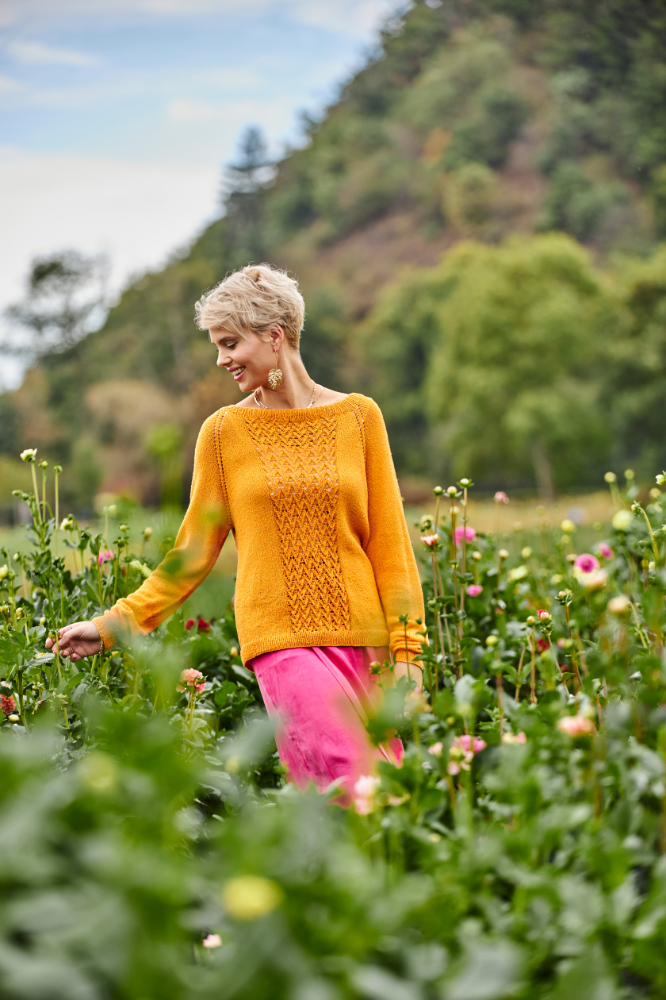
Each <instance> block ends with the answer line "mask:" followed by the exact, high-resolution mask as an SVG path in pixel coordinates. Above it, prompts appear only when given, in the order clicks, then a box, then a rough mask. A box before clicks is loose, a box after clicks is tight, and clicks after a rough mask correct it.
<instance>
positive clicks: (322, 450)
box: [246, 414, 350, 632]
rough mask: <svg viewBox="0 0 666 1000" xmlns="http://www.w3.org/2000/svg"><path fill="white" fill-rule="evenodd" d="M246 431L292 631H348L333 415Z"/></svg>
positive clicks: (253, 425) (254, 424) (254, 425)
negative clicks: (262, 485)
mask: <svg viewBox="0 0 666 1000" xmlns="http://www.w3.org/2000/svg"><path fill="white" fill-rule="evenodd" d="M246 426H247V429H248V432H249V434H250V437H251V439H252V441H253V442H254V445H255V448H256V449H257V452H258V454H259V458H260V459H261V463H262V466H263V469H264V472H265V473H266V479H267V481H268V488H269V492H270V497H271V504H272V506H273V513H274V516H275V520H276V523H277V530H278V535H279V538H280V549H281V555H282V566H283V570H284V578H285V583H286V588H287V599H288V603H289V612H290V617H291V625H292V628H293V629H294V631H296V632H320V631H325V630H326V631H339V630H340V631H342V630H346V629H349V628H350V618H349V599H348V596H347V591H346V589H345V585H344V581H343V578H342V569H341V566H340V556H339V552H338V538H337V527H336V511H337V504H338V485H339V481H338V470H337V465H336V460H335V451H336V437H337V421H336V416H335V414H331V415H330V416H328V417H324V416H323V415H322V417H321V418H320V419H318V420H305V421H302V422H300V421H294V422H288V423H279V422H277V421H268V420H248V421H247V423H246Z"/></svg>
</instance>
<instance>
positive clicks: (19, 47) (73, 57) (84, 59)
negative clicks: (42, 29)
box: [8, 42, 97, 67]
mask: <svg viewBox="0 0 666 1000" xmlns="http://www.w3.org/2000/svg"><path fill="white" fill-rule="evenodd" d="M8 51H9V53H10V54H11V55H12V56H14V58H15V59H17V60H18V61H19V62H22V63H29V64H39V65H44V64H49V65H54V64H55V65H59V66H80V67H88V66H95V65H96V64H97V59H95V58H93V56H89V55H87V54H86V53H85V52H72V51H71V50H70V49H57V48H53V47H52V46H50V45H43V44H42V42H12V44H11V45H9V46H8Z"/></svg>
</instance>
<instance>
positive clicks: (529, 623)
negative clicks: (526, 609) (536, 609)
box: [525, 615, 536, 625]
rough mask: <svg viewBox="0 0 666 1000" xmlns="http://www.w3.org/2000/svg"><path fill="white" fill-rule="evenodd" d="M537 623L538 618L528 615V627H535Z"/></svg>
mask: <svg viewBox="0 0 666 1000" xmlns="http://www.w3.org/2000/svg"><path fill="white" fill-rule="evenodd" d="M535 622H536V618H535V617H534V615H528V616H527V618H526V619H525V624H526V625H534V623H535Z"/></svg>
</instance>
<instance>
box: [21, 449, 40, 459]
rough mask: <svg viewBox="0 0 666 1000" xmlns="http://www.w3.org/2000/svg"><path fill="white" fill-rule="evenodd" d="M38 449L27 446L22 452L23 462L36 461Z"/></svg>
mask: <svg viewBox="0 0 666 1000" xmlns="http://www.w3.org/2000/svg"><path fill="white" fill-rule="evenodd" d="M36 455H37V449H36V448H26V449H25V451H22V452H21V456H20V457H21V461H22V462H34V461H36Z"/></svg>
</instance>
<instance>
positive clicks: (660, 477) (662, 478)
mask: <svg viewBox="0 0 666 1000" xmlns="http://www.w3.org/2000/svg"><path fill="white" fill-rule="evenodd" d="M655 479H656V480H657V482H658V484H659V485H660V486H663V485H664V484H665V483H666V472H659V473H657V475H656V476H655Z"/></svg>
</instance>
